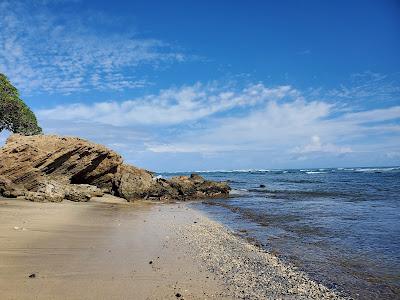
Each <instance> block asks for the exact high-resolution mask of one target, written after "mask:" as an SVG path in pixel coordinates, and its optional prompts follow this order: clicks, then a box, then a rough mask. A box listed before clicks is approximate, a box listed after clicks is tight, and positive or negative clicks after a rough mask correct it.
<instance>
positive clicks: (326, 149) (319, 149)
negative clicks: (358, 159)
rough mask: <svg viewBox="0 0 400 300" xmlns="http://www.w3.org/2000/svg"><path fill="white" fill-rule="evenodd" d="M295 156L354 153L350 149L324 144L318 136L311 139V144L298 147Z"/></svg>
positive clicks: (293, 151)
mask: <svg viewBox="0 0 400 300" xmlns="http://www.w3.org/2000/svg"><path fill="white" fill-rule="evenodd" d="M291 152H292V153H295V154H310V153H311V154H312V153H334V154H344V153H350V152H353V151H352V149H351V148H350V147H341V146H336V145H334V144H331V143H322V142H321V138H320V137H319V136H318V135H314V136H312V137H311V142H310V143H309V144H307V145H304V146H301V147H296V148H294V149H293V150H292V151H291Z"/></svg>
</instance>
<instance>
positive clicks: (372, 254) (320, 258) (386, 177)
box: [162, 167, 400, 299]
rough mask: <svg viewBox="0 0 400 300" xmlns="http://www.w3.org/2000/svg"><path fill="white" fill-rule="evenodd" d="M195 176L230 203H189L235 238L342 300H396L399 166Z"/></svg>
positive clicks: (399, 279)
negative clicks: (223, 191)
mask: <svg viewBox="0 0 400 300" xmlns="http://www.w3.org/2000/svg"><path fill="white" fill-rule="evenodd" d="M198 173H200V174H201V175H203V176H204V177H206V178H207V179H211V180H220V181H229V184H230V186H231V187H232V188H233V191H232V196H234V197H231V198H228V199H213V200H209V201H203V202H201V203H195V204H193V205H194V206H195V207H196V208H199V209H201V210H203V211H204V212H206V213H207V214H208V215H209V216H210V217H212V218H214V219H216V220H217V221H219V222H222V223H223V224H225V225H226V226H228V227H229V228H230V229H232V230H234V231H235V232H236V233H238V234H239V235H241V236H243V237H244V238H247V239H248V240H249V241H251V242H253V243H256V244H257V245H259V246H260V247H263V248H265V249H266V250H267V251H270V252H272V253H274V254H276V255H278V256H279V257H280V258H281V259H282V260H284V261H286V262H287V263H290V264H292V265H294V266H296V267H298V268H299V269H301V270H303V271H305V272H306V273H307V274H309V276H310V277H311V278H313V279H314V280H317V281H318V282H321V283H323V284H325V285H326V286H328V287H330V288H333V289H336V290H337V291H339V292H340V293H342V294H343V295H346V296H350V297H352V298H355V299H399V298H400V167H393V168H347V169H346V168H339V169H337V168H335V169H308V170H238V171H218V172H198ZM162 175H163V176H168V177H169V176H171V175H175V174H162Z"/></svg>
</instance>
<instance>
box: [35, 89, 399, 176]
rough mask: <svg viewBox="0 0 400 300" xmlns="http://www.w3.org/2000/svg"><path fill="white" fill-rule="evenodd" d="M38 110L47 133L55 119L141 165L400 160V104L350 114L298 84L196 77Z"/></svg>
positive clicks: (247, 165)
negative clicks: (238, 84) (120, 96)
mask: <svg viewBox="0 0 400 300" xmlns="http://www.w3.org/2000/svg"><path fill="white" fill-rule="evenodd" d="M37 114H38V116H39V119H40V121H41V123H42V124H44V126H43V127H44V128H45V129H46V131H47V129H48V128H49V127H48V125H47V124H48V123H52V124H54V126H56V128H55V129H54V130H53V132H56V131H57V130H58V131H62V132H64V131H65V130H66V129H65V128H75V132H76V134H77V135H85V136H86V137H88V138H91V139H94V140H96V141H98V142H100V143H104V144H107V145H109V146H110V147H112V148H114V149H116V150H118V151H121V153H123V154H124V155H125V157H128V159H129V161H130V162H132V163H136V164H139V165H140V162H141V160H140V159H139V157H141V158H143V159H147V164H148V165H151V166H153V165H155V163H154V161H155V160H156V161H158V163H160V165H164V166H167V167H168V168H173V167H174V166H173V164H172V163H169V162H168V161H165V157H171V159H172V161H176V160H177V159H178V160H179V161H180V163H179V164H178V165H179V168H180V169H188V168H189V167H187V166H194V165H196V168H203V167H202V166H201V162H202V161H204V162H206V161H207V162H210V161H212V163H213V164H217V165H219V167H220V168H225V167H226V166H227V165H228V166H229V165H231V166H232V167H245V168H247V167H251V166H253V167H260V165H259V164H260V163H261V162H264V164H263V165H264V166H271V164H272V165H273V164H274V163H275V166H279V164H281V165H284V164H286V166H287V165H288V162H292V163H293V164H295V163H297V162H299V161H300V160H301V161H302V162H304V163H306V162H307V161H310V160H313V159H314V160H315V159H320V163H321V164H324V163H327V162H328V161H329V160H328V159H329V158H333V157H334V158H335V159H342V160H345V159H348V160H347V163H349V162H350V163H351V162H352V161H357V160H358V161H360V164H366V163H365V162H368V161H369V160H370V159H371V157H372V156H371V153H373V154H374V157H375V162H377V161H379V162H380V161H383V162H384V161H385V160H384V159H383V160H379V159H380V157H386V159H392V160H395V159H398V157H397V156H396V155H393V154H392V152H396V149H398V148H399V147H400V139H399V134H400V126H399V125H398V121H399V120H400V106H392V107H386V108H380V109H369V110H368V109H364V110H362V111H360V110H359V108H357V111H354V110H353V112H352V111H351V107H348V110H347V111H345V112H344V111H343V110H342V109H341V106H337V105H335V104H332V103H329V102H326V101H322V100H313V99H312V98H311V99H308V97H306V96H304V94H302V93H301V92H300V91H299V90H296V89H294V88H293V87H290V86H278V87H267V86H265V85H263V84H260V83H257V84H251V85H248V86H246V87H245V88H242V89H238V88H235V87H232V86H226V85H222V86H221V85H219V84H218V82H213V83H209V84H200V83H197V84H194V85H192V86H183V87H180V88H170V89H167V90H163V91H161V92H160V93H158V94H154V95H147V96H143V97H141V98H138V99H134V100H129V101H122V102H99V103H94V104H91V105H85V104H79V103H77V104H73V105H64V106H59V107H55V108H52V109H46V110H41V111H38V112H37ZM77 122H79V124H78V123H77ZM60 124H63V125H60ZM57 126H58V129H57ZM61 127H63V128H61ZM73 133H74V132H72V133H71V134H73ZM92 137H94V138H92ZM139 137H140V138H139ZM130 138H133V140H130ZM310 138H311V141H310ZM385 153H391V154H389V155H386V154H385ZM185 157H186V159H187V160H188V161H186V162H183V161H182V160H183V158H185ZM205 157H206V159H205ZM227 157H229V159H228V158H227ZM349 157H351V158H349ZM218 158H220V160H218ZM299 159H300V160H299ZM194 160H195V161H194ZM265 162H267V163H268V164H267V165H265ZM278 163H279V164H278ZM210 164H211V162H210ZM378 164H379V163H378ZM142 166H146V165H142ZM156 167H158V166H156ZM177 167H178V166H177ZM211 167H212V166H211ZM228 168H229V167H228Z"/></svg>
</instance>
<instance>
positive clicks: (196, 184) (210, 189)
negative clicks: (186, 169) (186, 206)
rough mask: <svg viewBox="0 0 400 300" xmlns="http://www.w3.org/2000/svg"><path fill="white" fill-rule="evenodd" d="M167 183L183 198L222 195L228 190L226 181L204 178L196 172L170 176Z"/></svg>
mask: <svg viewBox="0 0 400 300" xmlns="http://www.w3.org/2000/svg"><path fill="white" fill-rule="evenodd" d="M169 183H170V185H171V186H172V187H173V188H174V189H176V190H177V191H178V193H179V195H181V197H182V198H184V199H191V198H216V197H224V196H227V195H229V191H230V187H229V185H228V184H227V183H226V182H214V181H209V180H205V179H204V178H203V177H201V176H200V175H198V174H192V175H190V176H176V177H172V178H171V179H170V180H169Z"/></svg>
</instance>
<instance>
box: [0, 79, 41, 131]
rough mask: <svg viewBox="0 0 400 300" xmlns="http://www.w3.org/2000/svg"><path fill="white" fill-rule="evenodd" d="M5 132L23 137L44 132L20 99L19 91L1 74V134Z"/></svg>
mask: <svg viewBox="0 0 400 300" xmlns="http://www.w3.org/2000/svg"><path fill="white" fill-rule="evenodd" d="M3 130H9V131H11V132H14V133H21V134H23V135H34V134H39V133H41V132H42V128H40V127H39V125H38V123H37V120H36V117H35V115H34V113H33V112H32V111H31V110H30V109H29V107H28V106H27V105H26V104H25V103H24V102H23V101H22V100H21V99H20V98H19V93H18V90H17V89H16V88H15V87H14V86H13V85H12V84H11V83H10V81H9V80H8V78H7V76H5V75H4V74H1V73H0V132H1V131H3Z"/></svg>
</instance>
